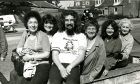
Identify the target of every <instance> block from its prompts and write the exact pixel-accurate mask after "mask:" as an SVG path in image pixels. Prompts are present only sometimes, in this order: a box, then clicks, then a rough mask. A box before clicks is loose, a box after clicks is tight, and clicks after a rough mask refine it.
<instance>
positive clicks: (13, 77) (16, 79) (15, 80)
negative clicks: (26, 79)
mask: <svg viewBox="0 0 140 84" xmlns="http://www.w3.org/2000/svg"><path fill="white" fill-rule="evenodd" d="M22 78H23V76H19V75H18V74H17V72H16V71H15V69H14V70H12V71H11V72H10V81H9V84H21V80H22Z"/></svg>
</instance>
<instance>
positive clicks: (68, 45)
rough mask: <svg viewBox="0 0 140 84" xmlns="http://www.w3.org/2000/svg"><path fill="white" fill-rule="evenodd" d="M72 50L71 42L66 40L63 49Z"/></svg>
mask: <svg viewBox="0 0 140 84" xmlns="http://www.w3.org/2000/svg"><path fill="white" fill-rule="evenodd" d="M73 48H74V45H73V42H72V41H71V40H68V41H67V43H66V45H65V49H66V50H67V51H72V50H73Z"/></svg>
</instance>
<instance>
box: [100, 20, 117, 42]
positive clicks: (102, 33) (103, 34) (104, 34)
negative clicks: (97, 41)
mask: <svg viewBox="0 0 140 84" xmlns="http://www.w3.org/2000/svg"><path fill="white" fill-rule="evenodd" d="M109 25H111V26H112V27H113V29H114V33H113V35H112V38H113V39H117V38H118V37H119V26H118V24H117V23H116V22H115V21H114V20H111V19H109V20H107V21H105V22H104V23H103V24H102V30H101V37H102V39H103V40H104V39H105V38H107V37H108V35H107V33H106V29H107V27H108V26H109Z"/></svg>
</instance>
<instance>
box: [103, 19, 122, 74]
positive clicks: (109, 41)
mask: <svg viewBox="0 0 140 84" xmlns="http://www.w3.org/2000/svg"><path fill="white" fill-rule="evenodd" d="M101 37H102V39H103V40H104V43H105V49H106V55H107V58H106V61H105V64H104V66H105V70H104V72H103V75H107V74H108V71H109V70H111V69H113V68H114V67H115V65H116V63H117V62H118V60H120V59H121V57H122V55H121V54H120V53H121V47H122V43H121V40H120V38H119V27H118V25H117V23H116V22H115V21H114V20H107V21H105V22H104V23H103V25H102V30H101Z"/></svg>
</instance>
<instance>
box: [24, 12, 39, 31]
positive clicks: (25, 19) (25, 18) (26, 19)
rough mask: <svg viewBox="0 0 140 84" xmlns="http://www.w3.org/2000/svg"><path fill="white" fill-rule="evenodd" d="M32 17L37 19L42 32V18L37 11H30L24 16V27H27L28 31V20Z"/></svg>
mask: <svg viewBox="0 0 140 84" xmlns="http://www.w3.org/2000/svg"><path fill="white" fill-rule="evenodd" d="M32 17H34V18H36V19H37V21H38V30H41V27H40V26H41V16H40V14H39V13H38V12H37V11H30V12H28V13H27V14H25V16H24V26H25V27H26V29H28V26H27V23H28V20H29V19H30V18H32Z"/></svg>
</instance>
